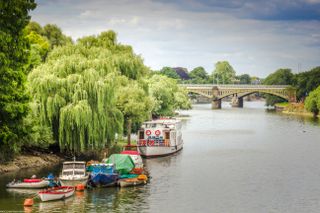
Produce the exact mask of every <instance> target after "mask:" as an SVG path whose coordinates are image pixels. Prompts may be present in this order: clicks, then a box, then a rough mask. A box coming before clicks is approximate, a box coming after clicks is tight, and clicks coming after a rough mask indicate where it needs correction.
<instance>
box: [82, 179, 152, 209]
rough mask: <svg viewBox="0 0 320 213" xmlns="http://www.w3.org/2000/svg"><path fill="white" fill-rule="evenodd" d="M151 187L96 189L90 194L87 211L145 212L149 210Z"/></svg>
mask: <svg viewBox="0 0 320 213" xmlns="http://www.w3.org/2000/svg"><path fill="white" fill-rule="evenodd" d="M148 197H149V187H147V185H146V186H135V187H127V188H118V187H107V188H95V189H92V190H90V192H88V196H87V204H86V210H89V209H92V210H95V211H97V212H106V211H107V210H109V211H112V212H143V211H144V210H148V209H149V206H148V201H147V198H148Z"/></svg>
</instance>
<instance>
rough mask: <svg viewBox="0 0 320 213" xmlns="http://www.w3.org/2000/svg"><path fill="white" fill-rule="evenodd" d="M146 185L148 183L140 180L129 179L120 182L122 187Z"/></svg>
mask: <svg viewBox="0 0 320 213" xmlns="http://www.w3.org/2000/svg"><path fill="white" fill-rule="evenodd" d="M146 183H147V181H145V180H139V179H138V178H128V179H122V180H119V181H118V184H119V186H120V187H128V186H138V185H142V184H146Z"/></svg>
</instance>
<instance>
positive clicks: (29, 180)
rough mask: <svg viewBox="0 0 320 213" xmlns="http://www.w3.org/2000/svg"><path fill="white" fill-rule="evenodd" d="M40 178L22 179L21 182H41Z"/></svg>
mask: <svg viewBox="0 0 320 213" xmlns="http://www.w3.org/2000/svg"><path fill="white" fill-rule="evenodd" d="M41 181H42V180H41V179H35V178H33V179H24V180H23V182H24V183H38V182H41Z"/></svg>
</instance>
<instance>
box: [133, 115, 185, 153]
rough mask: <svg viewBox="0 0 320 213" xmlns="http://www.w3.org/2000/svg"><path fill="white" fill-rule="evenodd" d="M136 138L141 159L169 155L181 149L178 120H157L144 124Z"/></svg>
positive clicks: (179, 122)
mask: <svg viewBox="0 0 320 213" xmlns="http://www.w3.org/2000/svg"><path fill="white" fill-rule="evenodd" d="M138 136H139V140H138V150H139V152H140V155H141V156H143V157H158V156H165V155H170V154H173V153H175V152H178V151H180V150H181V149H182V148H183V140H182V134H181V121H180V120H179V119H175V118H170V119H157V120H153V121H147V122H144V123H143V125H142V126H141V129H140V130H139V132H138Z"/></svg>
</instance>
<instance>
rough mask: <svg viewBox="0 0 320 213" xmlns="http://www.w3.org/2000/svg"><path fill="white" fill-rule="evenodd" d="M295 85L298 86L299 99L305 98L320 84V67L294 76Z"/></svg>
mask: <svg viewBox="0 0 320 213" xmlns="http://www.w3.org/2000/svg"><path fill="white" fill-rule="evenodd" d="M294 85H295V86H296V88H297V97H298V99H300V100H301V99H304V97H306V96H307V95H308V94H309V93H310V92H311V91H312V90H314V89H316V88H317V87H318V86H319V85H320V67H315V68H313V69H311V70H310V71H307V72H302V73H298V74H296V75H295V76H294Z"/></svg>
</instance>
